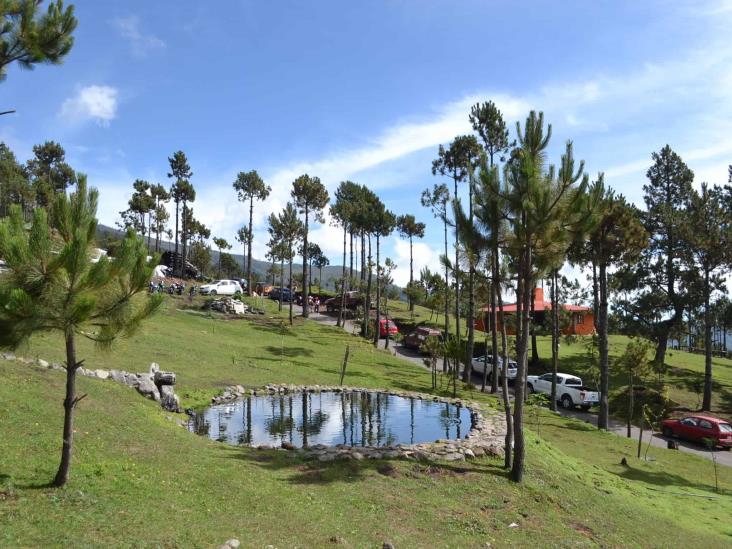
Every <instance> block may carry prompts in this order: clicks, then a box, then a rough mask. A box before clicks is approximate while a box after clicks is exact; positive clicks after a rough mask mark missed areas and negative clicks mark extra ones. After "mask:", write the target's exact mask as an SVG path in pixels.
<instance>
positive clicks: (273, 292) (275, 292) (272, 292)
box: [269, 287, 292, 303]
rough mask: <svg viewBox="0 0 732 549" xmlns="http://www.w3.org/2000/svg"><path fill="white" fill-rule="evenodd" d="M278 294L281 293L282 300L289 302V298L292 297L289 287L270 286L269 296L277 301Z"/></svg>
mask: <svg viewBox="0 0 732 549" xmlns="http://www.w3.org/2000/svg"><path fill="white" fill-rule="evenodd" d="M280 294H282V301H286V302H288V303H289V302H290V300H291V299H292V292H291V291H290V288H280V287H275V288H272V289H271V290H270V291H269V298H270V299H274V300H275V301H279V300H280Z"/></svg>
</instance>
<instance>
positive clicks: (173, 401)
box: [160, 385, 180, 413]
mask: <svg viewBox="0 0 732 549" xmlns="http://www.w3.org/2000/svg"><path fill="white" fill-rule="evenodd" d="M160 406H161V407H162V408H163V409H164V410H167V411H168V412H175V413H179V412H180V399H179V398H178V395H176V394H175V392H174V391H173V387H172V386H171V385H163V386H162V387H160Z"/></svg>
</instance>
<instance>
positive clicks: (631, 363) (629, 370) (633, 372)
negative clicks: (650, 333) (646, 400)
mask: <svg viewBox="0 0 732 549" xmlns="http://www.w3.org/2000/svg"><path fill="white" fill-rule="evenodd" d="M650 350H651V343H650V342H649V341H648V340H645V339H640V338H631V339H630V341H628V344H627V345H626V346H625V351H624V352H623V354H622V355H621V356H620V357H619V358H618V359H617V361H618V366H619V367H620V368H621V369H622V370H623V371H624V372H625V373H626V374H628V421H627V429H628V430H627V435H628V438H630V437H631V433H630V430H631V426H632V420H633V413H634V404H635V402H634V400H635V394H634V393H635V380H636V379H638V378H639V377H642V376H644V375H646V374H647V373H648V371H649V364H648V353H649V352H650Z"/></svg>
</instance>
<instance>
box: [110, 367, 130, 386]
mask: <svg viewBox="0 0 732 549" xmlns="http://www.w3.org/2000/svg"><path fill="white" fill-rule="evenodd" d="M109 377H110V378H112V381H115V382H117V383H124V384H125V385H126V384H127V372H120V371H119V370H110V371H109Z"/></svg>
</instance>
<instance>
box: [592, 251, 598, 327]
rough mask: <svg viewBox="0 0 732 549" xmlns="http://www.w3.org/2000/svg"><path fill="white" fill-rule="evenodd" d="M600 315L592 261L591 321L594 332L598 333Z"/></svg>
mask: <svg viewBox="0 0 732 549" xmlns="http://www.w3.org/2000/svg"><path fill="white" fill-rule="evenodd" d="M599 314H600V300H599V294H598V290H597V264H596V263H595V260H594V259H593V260H592V320H593V321H594V324H595V331H598V332H599V331H600V328H599V322H598V316H599Z"/></svg>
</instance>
